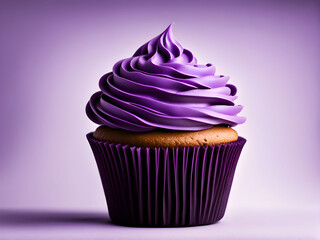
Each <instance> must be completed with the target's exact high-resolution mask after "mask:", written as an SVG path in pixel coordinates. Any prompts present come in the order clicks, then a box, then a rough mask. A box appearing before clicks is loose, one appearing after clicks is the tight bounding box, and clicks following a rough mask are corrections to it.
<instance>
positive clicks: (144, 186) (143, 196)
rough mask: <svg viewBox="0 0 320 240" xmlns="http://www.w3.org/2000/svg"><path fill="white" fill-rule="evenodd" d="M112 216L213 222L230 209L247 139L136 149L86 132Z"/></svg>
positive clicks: (166, 223)
mask: <svg viewBox="0 0 320 240" xmlns="http://www.w3.org/2000/svg"><path fill="white" fill-rule="evenodd" d="M87 138H88V141H89V143H90V145H91V148H92V150H93V153H94V156H95V159H96V162H97V166H98V169H99V173H100V177H101V181H102V185H103V189H104V192H105V196H106V200H107V205H108V209H109V215H110V218H111V219H112V220H113V221H114V222H115V223H118V224H121V225H130V226H154V227H175V226H192V225H203V224H211V223H215V222H217V221H219V220H220V219H221V218H222V217H223V215H224V213H225V210H226V206H227V201H228V197H229V193H230V189H231V184H232V180H233V176H234V173H235V169H236V165H237V162H238V159H239V156H240V153H241V150H242V148H243V146H244V144H245V143H246V140H245V139H244V138H242V137H239V138H238V140H237V141H236V142H231V143H226V144H220V145H215V146H205V147H204V146H200V147H176V148H162V147H158V148H155V147H150V148H149V147H134V146H128V145H121V144H115V143H108V142H104V141H100V140H97V139H95V138H94V137H93V134H92V133H89V134H88V135H87Z"/></svg>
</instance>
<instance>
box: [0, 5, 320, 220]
mask: <svg viewBox="0 0 320 240" xmlns="http://www.w3.org/2000/svg"><path fill="white" fill-rule="evenodd" d="M193 2H194V3H191V1H190V2H187V1H178V2H172V1H145V2H142V1H138V2H134V1H132V2H130V1H127V2H124V1H109V2H108V1H87V2H85V1H39V2H35V1H31V2H30V1H1V5H0V31H1V32H0V68H1V71H0V76H1V79H0V81H1V85H0V106H1V108H0V111H1V118H0V128H1V135H0V208H2V209H12V208H30V209H42V208H45V209H85V210H88V211H90V210H93V211H96V210H98V211H100V210H102V211H104V209H105V207H106V206H105V199H104V194H103V191H102V187H101V184H100V179H99V176H98V171H97V168H96V165H95V162H94V158H93V155H92V152H91V150H90V147H89V145H88V143H87V140H86V138H85V134H86V133H88V132H90V131H92V130H94V129H95V128H96V125H95V124H93V123H91V122H90V121H89V120H88V118H87V117H86V115H85V111H84V108H85V105H86V102H87V101H88V99H89V97H90V96H91V94H92V93H94V92H95V91H97V90H98V79H99V78H100V76H101V75H102V74H104V73H106V72H108V71H110V70H111V68H112V66H113V64H114V63H115V62H116V61H118V60H120V59H122V58H126V57H129V56H131V55H132V54H133V53H134V52H135V50H136V49H137V48H138V47H139V46H140V45H142V44H143V43H145V42H146V41H148V40H150V39H151V38H153V37H154V36H156V35H157V34H159V33H160V32H162V31H163V30H164V29H165V28H166V27H167V26H168V24H170V23H171V22H175V25H174V28H173V30H174V33H175V36H176V38H177V39H178V41H180V42H181V44H182V45H183V46H184V47H186V48H187V49H190V50H191V51H192V52H193V53H194V54H195V56H196V57H197V59H198V61H199V62H200V63H209V62H210V63H213V64H215V65H216V67H217V73H218V74H225V75H229V76H231V79H230V82H232V83H234V84H235V85H236V86H238V96H239V99H238V101H237V102H238V103H239V104H242V105H244V106H245V108H244V110H243V112H242V115H244V116H247V119H248V120H247V122H246V123H245V124H244V125H242V126H238V127H236V130H237V131H238V132H239V134H240V135H241V136H244V137H246V138H247V140H248V142H247V145H246V146H245V149H244V151H243V154H242V155H241V158H240V161H239V165H238V169H237V171H236V175H235V181H234V184H233V188H232V191H231V195H230V201H229V206H228V209H227V212H228V213H230V214H232V212H233V210H235V209H245V208H249V209H259V208H260V209H261V208H265V209H269V208H301V207H304V208H315V207H318V206H319V205H318V203H319V187H320V185H319V182H320V175H319V167H320V163H319V156H320V152H319V149H320V147H319V144H320V138H319V133H320V131H319V130H320V129H319V122H320V107H319V103H320V102H319V100H320V97H319V96H320V95H319V90H320V86H319V85H320V80H319V75H320V70H319V69H320V68H319V62H320V45H319V42H320V28H319V22H320V21H319V20H320V17H319V12H320V11H319V4H318V3H317V1H265V2H263V1H241V3H240V1H223V2H219V3H214V2H213V1H193Z"/></svg>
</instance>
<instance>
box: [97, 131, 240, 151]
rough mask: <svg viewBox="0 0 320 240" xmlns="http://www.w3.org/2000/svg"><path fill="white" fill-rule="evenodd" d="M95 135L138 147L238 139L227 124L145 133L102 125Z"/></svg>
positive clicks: (177, 145)
mask: <svg viewBox="0 0 320 240" xmlns="http://www.w3.org/2000/svg"><path fill="white" fill-rule="evenodd" d="M93 136H94V138H96V139H98V140H102V141H106V142H110V143H121V144H123V145H131V146H136V147H190V146H191V147H194V146H213V145H217V144H223V143H228V142H234V141H237V139H238V134H237V132H236V131H235V130H234V129H232V128H231V127H227V126H214V127H212V128H209V129H206V130H201V131H196V132H189V131H183V132H181V131H163V130H156V131H152V132H143V133H137V132H129V131H124V130H121V129H112V128H109V127H106V126H100V127H98V128H97V130H96V131H95V132H94V133H93Z"/></svg>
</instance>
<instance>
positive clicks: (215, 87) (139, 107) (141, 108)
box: [86, 24, 245, 132]
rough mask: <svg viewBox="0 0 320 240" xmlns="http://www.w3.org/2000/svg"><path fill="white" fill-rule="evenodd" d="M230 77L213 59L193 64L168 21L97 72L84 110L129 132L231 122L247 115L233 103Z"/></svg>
mask: <svg viewBox="0 0 320 240" xmlns="http://www.w3.org/2000/svg"><path fill="white" fill-rule="evenodd" d="M228 80H229V77H227V76H223V75H215V67H214V66H213V65H212V64H206V65H200V64H197V60H196V58H195V57H194V56H193V54H192V53H191V52H190V51H189V50H187V49H184V48H183V47H182V46H181V45H180V44H179V43H178V42H177V41H176V40H175V38H174V36H173V34H172V24H171V25H169V27H168V28H167V29H166V30H165V31H164V32H163V33H161V34H160V35H159V36H157V37H155V38H153V39H152V40H150V41H149V42H147V43H146V44H144V45H142V46H141V47H140V48H139V49H138V50H137V51H136V52H135V53H134V55H133V56H132V57H130V58H126V59H123V60H121V61H119V62H117V63H116V64H115V65H114V66H113V71H112V72H109V73H107V74H105V75H103V76H102V77H101V79H100V81H99V87H100V89H101V91H98V92H96V93H95V94H93V95H92V97H91V98H90V100H89V102H88V104H87V106H86V113H87V115H88V117H89V118H90V119H91V120H92V121H93V122H95V123H97V124H99V125H103V126H107V127H110V128H114V129H123V130H127V131H132V132H148V131H152V130H155V129H167V130H178V131H179V130H180V131H198V130H204V129H208V128H211V127H213V126H215V125H221V124H223V125H227V126H235V125H237V124H241V123H243V122H245V118H244V117H241V116H237V114H238V113H239V112H240V111H241V110H242V108H243V107H242V106H241V105H235V104H234V100H235V99H236V98H237V96H236V92H237V89H236V87H235V86H234V85H231V84H227V82H228Z"/></svg>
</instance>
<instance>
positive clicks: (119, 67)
mask: <svg viewBox="0 0 320 240" xmlns="http://www.w3.org/2000/svg"><path fill="white" fill-rule="evenodd" d="M228 80H229V77H227V76H223V75H215V67H214V66H213V65H212V64H206V65H200V64H197V60H196V58H195V57H194V56H193V54H192V53H191V52H190V51H189V50H187V49H184V48H183V47H182V46H181V45H180V44H179V43H178V42H177V41H176V40H175V38H174V36H173V34H172V25H170V26H169V27H168V28H167V29H166V30H165V31H164V32H163V33H161V34H160V35H159V36H157V37H155V38H153V39H152V40H150V41H149V42H147V43H146V44H144V45H143V46H141V47H140V48H139V49H138V50H137V51H136V52H135V53H134V55H133V56H132V57H130V58H127V59H124V60H121V61H119V62H117V63H116V64H115V65H114V67H113V71H112V72H109V73H107V74H105V75H104V76H102V77H101V79H100V81H99V87H100V89H101V91H99V92H96V93H95V94H93V95H92V97H91V99H90V100H89V102H88V104H87V106H86V113H87V116H88V117H89V118H90V119H91V120H92V121H93V122H95V123H97V124H98V125H100V126H99V127H98V128H97V129H96V130H95V131H94V132H92V133H89V134H87V139H88V141H89V143H90V146H91V148H92V151H93V153H94V157H95V160H96V163H97V166H98V170H99V173H100V177H101V181H102V185H103V189H104V193H105V196H106V200H107V206H108V209H109V215H110V218H111V219H112V221H114V222H115V223H117V224H120V225H129V226H154V227H166V226H168V227H172V226H193V225H203V224H211V223H215V222H217V221H219V220H220V219H221V218H222V217H223V215H224V213H225V210H226V206H227V201H228V197H229V193H230V189H231V184H232V181H233V176H234V173H235V169H236V165H237V162H238V159H239V156H240V153H241V150H242V148H243V146H244V144H245V142H246V140H245V139H244V138H242V137H240V136H238V134H237V132H236V131H235V130H234V129H233V128H232V127H234V126H236V125H237V124H241V123H243V122H245V118H244V117H241V116H238V113H239V112H240V111H241V110H242V108H243V107H242V106H240V105H235V103H234V101H235V99H236V98H237V97H236V92H237V89H236V87H235V86H234V85H231V84H227V82H228Z"/></svg>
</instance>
